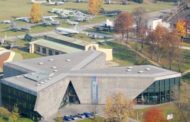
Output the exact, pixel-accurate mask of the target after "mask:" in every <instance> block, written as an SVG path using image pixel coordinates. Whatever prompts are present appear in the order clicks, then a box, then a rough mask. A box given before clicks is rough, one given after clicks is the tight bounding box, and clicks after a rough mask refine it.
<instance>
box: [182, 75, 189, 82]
mask: <svg viewBox="0 0 190 122" xmlns="http://www.w3.org/2000/svg"><path fill="white" fill-rule="evenodd" d="M182 80H183V81H185V82H187V83H189V84H190V73H188V74H186V75H184V76H182Z"/></svg>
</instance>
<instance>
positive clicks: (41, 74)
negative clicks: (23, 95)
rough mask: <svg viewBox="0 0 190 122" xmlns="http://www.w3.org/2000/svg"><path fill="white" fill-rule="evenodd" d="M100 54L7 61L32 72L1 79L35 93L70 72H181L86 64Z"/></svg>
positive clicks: (153, 75) (141, 74)
mask: <svg viewBox="0 0 190 122" xmlns="http://www.w3.org/2000/svg"><path fill="white" fill-rule="evenodd" d="M101 55H104V56H105V54H104V53H102V52H98V51H84V52H78V53H71V54H62V55H55V56H47V57H42V58H34V59H29V60H22V61H16V62H11V63H6V64H5V65H11V66H15V67H20V68H24V69H29V70H30V71H31V72H30V73H28V74H23V75H19V76H14V77H8V78H5V79H3V80H2V82H3V83H4V84H7V85H10V86H12V87H16V88H18V89H21V90H24V91H25V92H30V93H32V94H34V95H36V94H37V92H39V91H40V90H42V89H44V88H46V87H48V86H50V85H52V84H54V83H56V82H59V81H60V80H64V79H65V78H69V77H71V76H80V77H86V76H100V77H126V78H127V77H132V78H152V79H154V80H160V79H162V78H167V77H169V78H170V77H180V76H181V74H180V73H178V72H174V71H170V70H167V69H163V68H160V67H156V66H152V65H138V66H127V67H109V68H107V67H101V68H98V64H97V69H88V68H85V67H86V66H88V64H90V63H91V62H93V61H95V60H97V59H98V57H99V56H101ZM98 60H99V61H101V60H102V59H98ZM84 68H85V69H84Z"/></svg>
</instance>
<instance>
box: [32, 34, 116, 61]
mask: <svg viewBox="0 0 190 122" xmlns="http://www.w3.org/2000/svg"><path fill="white" fill-rule="evenodd" d="M29 50H30V53H34V52H35V53H39V54H42V55H46V56H48V55H59V54H65V53H74V52H81V51H88V50H97V51H101V52H104V53H105V54H106V61H110V60H112V59H113V57H112V49H104V48H100V47H99V45H98V44H96V43H89V42H86V41H82V40H79V39H75V38H71V37H67V36H63V35H60V34H56V33H52V34H48V35H46V36H45V38H44V39H39V40H36V41H33V42H31V43H30V47H29Z"/></svg>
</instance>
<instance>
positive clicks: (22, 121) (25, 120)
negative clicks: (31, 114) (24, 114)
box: [0, 117, 34, 122]
mask: <svg viewBox="0 0 190 122" xmlns="http://www.w3.org/2000/svg"><path fill="white" fill-rule="evenodd" d="M0 122H34V121H33V120H31V119H28V118H19V119H18V120H17V121H14V120H12V119H11V120H5V119H3V117H0Z"/></svg>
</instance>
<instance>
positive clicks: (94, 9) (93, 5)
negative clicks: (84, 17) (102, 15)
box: [88, 0, 100, 15]
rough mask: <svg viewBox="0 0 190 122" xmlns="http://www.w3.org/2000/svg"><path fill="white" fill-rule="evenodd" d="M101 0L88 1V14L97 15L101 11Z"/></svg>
mask: <svg viewBox="0 0 190 122" xmlns="http://www.w3.org/2000/svg"><path fill="white" fill-rule="evenodd" d="M99 5H100V4H99V0H88V12H89V13H90V14H92V15H97V14H98V11H99Z"/></svg>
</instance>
